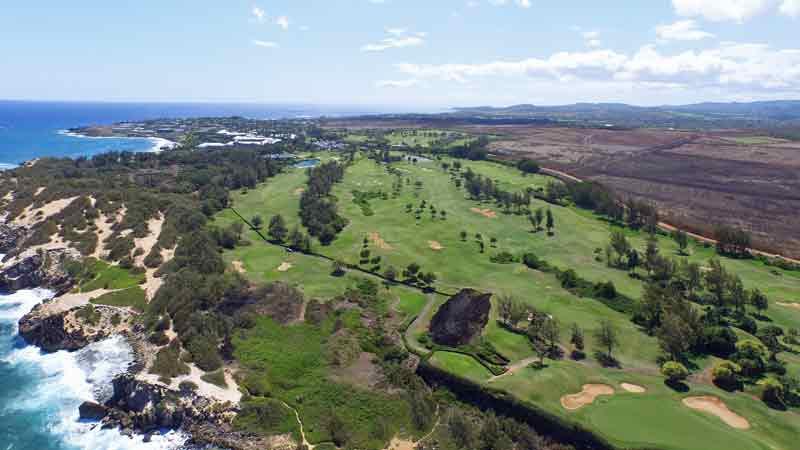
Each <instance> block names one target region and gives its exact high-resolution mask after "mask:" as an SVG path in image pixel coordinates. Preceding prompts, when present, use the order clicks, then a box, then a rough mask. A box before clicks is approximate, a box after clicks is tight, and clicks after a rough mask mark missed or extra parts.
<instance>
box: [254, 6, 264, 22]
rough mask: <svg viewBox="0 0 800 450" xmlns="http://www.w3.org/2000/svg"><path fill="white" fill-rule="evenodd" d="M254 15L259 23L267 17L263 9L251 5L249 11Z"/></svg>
mask: <svg viewBox="0 0 800 450" xmlns="http://www.w3.org/2000/svg"><path fill="white" fill-rule="evenodd" d="M250 12H251V13H252V14H253V17H255V19H256V21H257V22H259V23H263V22H264V19H266V18H267V13H266V11H264V10H263V9H261V8H259V7H258V6H253V9H252V10H251V11H250Z"/></svg>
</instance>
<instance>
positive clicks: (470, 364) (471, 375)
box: [430, 351, 492, 383]
mask: <svg viewBox="0 0 800 450" xmlns="http://www.w3.org/2000/svg"><path fill="white" fill-rule="evenodd" d="M430 362H431V364H433V365H434V366H436V367H439V368H440V369H444V370H447V371H448V372H451V373H455V374H458V375H460V376H462V377H464V378H466V379H468V380H472V381H476V382H478V383H482V382H485V381H486V380H488V379H489V378H490V377H491V376H492V373H491V372H489V369H487V368H486V367H484V366H483V365H482V364H481V363H479V362H478V361H476V360H475V358H473V357H472V356H469V355H464V354H461V353H454V352H445V351H438V352H434V354H433V356H431V359H430Z"/></svg>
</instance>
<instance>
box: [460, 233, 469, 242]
mask: <svg viewBox="0 0 800 450" xmlns="http://www.w3.org/2000/svg"><path fill="white" fill-rule="evenodd" d="M460 235H461V240H462V241H466V240H467V232H466V231H461V233H460Z"/></svg>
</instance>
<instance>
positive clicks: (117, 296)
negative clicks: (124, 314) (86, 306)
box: [91, 286, 147, 312]
mask: <svg viewBox="0 0 800 450" xmlns="http://www.w3.org/2000/svg"><path fill="white" fill-rule="evenodd" d="M91 302H92V303H94V304H96V305H107V306H117V307H120V308H124V307H129V308H133V309H135V310H136V311H139V312H143V311H144V310H145V308H147V297H146V295H145V292H144V290H143V289H142V288H140V287H139V286H134V287H132V288H128V289H124V290H121V291H115V292H109V293H107V294H103V295H101V296H100V297H97V298H94V299H92V300H91Z"/></svg>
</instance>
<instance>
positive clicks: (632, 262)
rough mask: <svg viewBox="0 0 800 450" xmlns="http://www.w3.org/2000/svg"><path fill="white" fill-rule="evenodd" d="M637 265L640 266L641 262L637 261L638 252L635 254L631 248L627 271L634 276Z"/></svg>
mask: <svg viewBox="0 0 800 450" xmlns="http://www.w3.org/2000/svg"><path fill="white" fill-rule="evenodd" d="M639 264H641V261H639V252H637V251H636V249H635V248H632V249H631V251H630V252H628V270H630V272H631V273H633V274H635V273H636V268H637V267H639Z"/></svg>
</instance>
